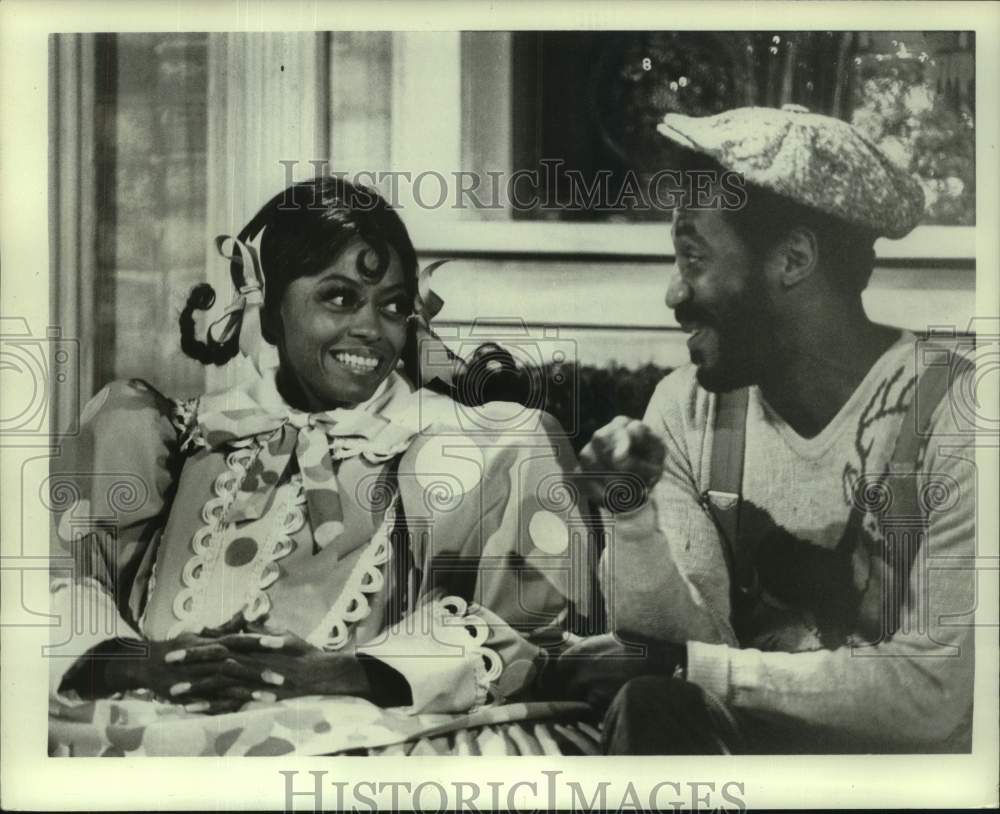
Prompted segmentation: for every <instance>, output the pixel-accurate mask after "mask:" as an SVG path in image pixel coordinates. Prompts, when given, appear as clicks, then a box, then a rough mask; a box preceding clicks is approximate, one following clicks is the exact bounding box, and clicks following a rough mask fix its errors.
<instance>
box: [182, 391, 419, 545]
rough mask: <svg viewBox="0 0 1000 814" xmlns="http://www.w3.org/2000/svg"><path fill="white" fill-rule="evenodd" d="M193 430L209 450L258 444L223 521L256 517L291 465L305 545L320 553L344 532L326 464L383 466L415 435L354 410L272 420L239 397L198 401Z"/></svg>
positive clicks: (236, 394)
mask: <svg viewBox="0 0 1000 814" xmlns="http://www.w3.org/2000/svg"><path fill="white" fill-rule="evenodd" d="M198 423H199V426H200V429H201V432H202V436H203V437H204V439H205V442H206V444H207V445H208V447H209V448H211V449H219V448H222V447H226V446H233V447H237V446H241V445H242V444H241V443H240V442H246V441H248V440H249V439H252V438H257V439H258V441H259V442H260V444H261V449H260V452H259V454H258V455H257V456H256V458H255V459H254V460H253V461H252V463H251V464H250V465H249V467H248V469H247V473H246V477H244V478H243V482H242V485H241V487H240V489H239V491H238V492H237V494H236V497H235V499H234V501H233V503H232V504H231V505H230V508H229V512H228V515H227V520H228V521H229V522H237V521H241V520H255V519H258V518H260V517H262V516H263V515H264V513H265V511H266V510H267V509H268V507H269V506H270V504H271V501H272V500H273V499H274V493H275V489H276V486H277V484H278V483H279V482H281V481H282V479H283V476H284V475H285V474H286V471H287V470H288V469H289V467H290V466H291V465H292V462H293V460H294V461H295V463H297V465H298V469H299V472H300V473H301V476H302V488H303V492H304V494H305V500H306V506H307V509H308V512H309V521H310V525H311V526H312V530H313V538H314V540H315V542H316V544H317V545H318V546H319V547H320V548H325V547H326V546H328V545H329V544H330V543H331V542H333V541H334V540H336V539H337V537H339V536H340V534H341V532H342V531H343V530H344V514H343V510H342V508H341V499H340V493H339V490H338V486H337V477H336V473H335V471H334V466H333V462H334V461H335V460H343V459H345V458H350V457H354V456H356V455H361V456H363V457H364V458H365V459H366V460H368V461H371V462H372V463H381V462H384V461H387V460H389V459H391V458H393V457H395V456H396V455H398V454H400V453H401V452H403V451H405V450H406V449H407V448H408V447H409V445H410V442H411V441H412V440H413V438H414V437H415V435H416V433H417V429H416V428H410V427H408V426H406V425H403V424H401V423H397V422H390V421H388V420H387V419H385V418H382V417H381V416H379V415H377V414H375V413H373V412H369V411H368V410H365V409H362V408H353V409H346V408H338V409H335V410H329V411H327V412H323V413H303V412H300V411H297V410H292V411H290V412H287V413H285V414H283V415H282V414H277V413H273V412H270V411H267V410H265V409H264V408H262V407H260V406H259V405H258V404H257V403H256V402H255V401H254V400H253V398H252V397H251V396H250V394H249V393H247V392H246V391H241V390H237V391H235V392H234V391H232V390H230V391H227V392H224V393H220V394H216V395H209V396H204V397H202V400H201V404H200V407H199V410H198ZM352 497H353V496H352ZM343 553H346V552H341V554H343Z"/></svg>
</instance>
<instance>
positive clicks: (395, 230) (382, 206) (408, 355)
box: [179, 176, 417, 381]
mask: <svg viewBox="0 0 1000 814" xmlns="http://www.w3.org/2000/svg"><path fill="white" fill-rule="evenodd" d="M262 229H263V230H264V234H263V236H262V237H261V240H260V246H259V248H260V262H261V267H262V268H263V272H264V305H263V308H262V313H261V316H262V317H266V316H268V315H273V314H275V313H276V312H277V310H278V309H279V308H280V307H281V300H282V298H283V297H284V294H285V289H286V288H287V287H288V285H289V283H291V282H292V281H293V280H295V279H297V278H299V277H308V276H312V275H314V274H319V273H320V272H322V271H324V270H325V269H327V268H329V267H330V265H331V264H332V263H333V262H334V261H335V260H336V259H337V257H338V255H339V254H340V253H341V252H342V251H343V250H344V249H345V248H346V247H347V245H348V243H350V242H351V241H352V240H355V239H357V238H360V239H361V240H363V241H364V242H365V243H366V244H367V245H368V246H369V247H370V249H371V251H362V252H360V253H359V254H358V259H357V266H358V273H359V274H360V275H361V277H362V279H370V280H378V279H380V278H381V277H382V275H383V274H384V273H385V271H386V269H387V268H388V266H389V261H390V252H389V249H390V247H391V248H392V249H393V250H395V252H396V254H397V255H398V257H399V260H400V262H401V263H402V267H403V280H404V284H405V286H406V289H407V293H408V294H409V295H410V297H411V298H412V297H414V296H415V295H416V293H417V254H416V251H415V250H414V248H413V243H412V242H411V240H410V236H409V234H408V233H407V231H406V227H405V226H404V225H403V221H402V220H401V219H400V217H399V215H398V214H396V212H395V210H393V209H392V208H391V207H390V206H389V204H388V203H387V202H386V201H385V199H384V198H382V196H381V195H379V194H378V193H377V192H375V191H374V190H372V189H369V188H368V187H363V186H357V185H354V184H351V183H349V182H348V181H345V180H344V179H343V178H337V177H332V176H322V177H319V178H314V179H312V180H309V181H303V182H301V183H297V184H293V185H292V186H290V187H288V188H287V189H285V190H284V191H282V192H280V193H279V194H277V195H275V196H274V197H273V198H272V199H271V200H270V201H268V202H267V203H266V204H264V206H263V207H262V208H261V209H260V211H259V212H258V213H257V214H256V215H254V216H253V218H252V219H251V220H250V222H249V223H247V225H246V226H244V227H243V228H242V229H241V230H240V232H239V234H238V235H237V236H236V237H237V238H238V239H239V240H242V241H243V242H249V241H252V240H253V239H254V238H255V237H256V236H257V235H258V234H259V233H260V231H261V230H262ZM372 254H374V257H372V256H371V255H372ZM230 272H231V274H232V275H233V279H234V280H238V279H242V269H241V268H240V266H239V263H237V262H236V261H232V263H231V266H230ZM214 302H215V291H214V290H213V289H212V287H211V286H210V285H209V284H208V283H202V284H200V285H198V286H195V288H194V289H193V290H192V291H191V294H190V295H189V296H188V300H187V304H186V305H185V307H184V309H183V311H182V312H181V315H180V319H179V322H180V329H181V349H182V350H183V351H184V353H186V354H187V355H188V356H190V357H191V358H193V359H196V360H198V361H199V362H201V363H202V364H215V365H223V364H225V363H226V362H228V361H229V360H230V359H232V358H233V357H234V356H235V355H236V354H237V352H238V350H239V332H238V331H237V332H234V333H233V335H232V336H231V337H230V338H229V339H228V340H226V341H224V342H218V341H216V340H214V339H213V338H212V337H211V336H208V337H206V341H202V340H200V339H198V338H197V337H196V336H195V330H194V328H195V326H194V312H195V311H204V310H207V309H208V308H211V307H212V305H213V304H214ZM263 322H266V320H262V323H263ZM262 328H263V325H262ZM264 338H265V339H266V340H267V341H269V342H272V343H273V342H274V339H273V337H270V336H268V335H267V333H266V329H265V332H264ZM402 358H403V363H404V367H405V370H406V373H407V375H408V376H409V377H410V378H411V379H412V380H414V381H416V379H417V356H416V343H415V340H414V333H413V327H412V326H411V327H410V328H409V332H408V336H407V342H406V348H405V349H404V351H403V357H402Z"/></svg>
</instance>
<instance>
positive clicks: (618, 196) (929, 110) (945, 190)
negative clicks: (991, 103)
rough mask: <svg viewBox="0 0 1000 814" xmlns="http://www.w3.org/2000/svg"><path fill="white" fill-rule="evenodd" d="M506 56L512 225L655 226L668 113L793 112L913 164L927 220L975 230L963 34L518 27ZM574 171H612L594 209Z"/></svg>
mask: <svg viewBox="0 0 1000 814" xmlns="http://www.w3.org/2000/svg"><path fill="white" fill-rule="evenodd" d="M511 47H512V54H513V64H514V70H513V80H512V82H513V87H512V97H513V99H514V104H513V110H512V115H513V137H512V148H513V156H514V165H515V168H518V169H523V170H526V171H530V172H535V171H537V172H538V188H537V195H535V196H534V197H533V202H534V205H533V206H515V207H514V211H513V213H512V214H513V216H514V217H519V218H528V219H556V220H574V219H577V220H612V221H614V220H626V221H641V220H659V219H662V217H663V214H664V213H663V212H662V211H660V210H658V209H657V207H655V206H652V205H651V204H650V201H649V199H648V197H647V195H646V194H645V193H646V189H647V183H648V180H649V178H650V177H651V175H652V173H653V172H655V170H656V169H658V168H659V167H661V166H662V164H661V163H660V162H661V153H660V151H661V150H662V146H663V144H662V140H661V139H660V137H659V136H658V135H657V133H656V129H655V126H656V124H657V123H658V122H659V121H660V120H661V119H662V117H663V116H664V115H665V114H666V113H668V112H678V113H685V114H689V115H696V116H703V115H710V114H712V113H717V112H720V111H722V110H726V109H729V108H733V107H740V106H745V105H762V106H772V107H776V106H780V105H783V104H789V103H793V104H799V105H803V106H805V107H807V108H809V109H810V110H813V111H815V112H819V113H826V114H828V115H834V116H838V117H840V118H843V119H845V120H848V121H853V122H854V123H856V124H857V125H858V126H860V127H862V128H863V129H865V130H866V131H867V132H868V133H870V134H871V136H872V138H873V139H874V140H875V141H877V142H878V143H879V144H881V145H882V146H883V147H884V148H885V150H886V152H887V153H888V154H889V155H890V157H891V158H893V159H894V160H896V161H898V162H899V163H901V164H903V165H906V166H908V167H909V169H910V170H911V171H912V172H913V173H914V174H916V175H917V176H918V177H919V178H920V179H921V181H922V183H923V185H924V189H925V193H926V197H927V202H928V206H927V217H926V221H925V222H927V223H940V224H961V225H965V224H973V223H975V167H974V153H975V137H974V132H975V131H974V122H975V111H974V98H975V94H974V65H975V52H974V43H973V38H972V35H971V34H966V33H961V32H930V33H926V34H922V33H920V32H905V33H892V32H878V33H871V34H868V33H855V32H840V31H838V32H833V31H810V32H686V31H685V32H677V31H674V32H656V31H654V32H607V31H601V32H593V31H590V32H581V31H570V32H566V31H556V32H518V33H515V34H514V35H513V42H512V46H511ZM554 162H558V163H559V171H553V170H552V169H551V167H552V166H554ZM546 164H549V169H548V171H546V168H545V165H546ZM572 173H579V176H578V177H579V178H580V179H582V183H583V184H586V185H588V186H592V187H593V185H595V184H598V179H599V177H600V174H601V173H605V174H608V175H609V176H610V177H609V179H608V182H607V189H606V191H604V187H603V186H600V185H599V186H597V187H595V188H596V189H598V190H600V191H601V200H602V201H603V206H600V207H599V206H594V205H592V204H591V205H581V203H580V201H581V200H586V195H585V196H584V197H583V198H582V199H578V200H577V203H576V204H575V205H574V202H573V200H572V194H571V189H572V187H571V186H570V184H569V181H568V178H569V175H570V174H572ZM632 179H634V181H633V180H632ZM577 186H578V187H579V183H578V184H577ZM632 193H635V194H632ZM524 197H527V198H531V197H532V196H522V198H524Z"/></svg>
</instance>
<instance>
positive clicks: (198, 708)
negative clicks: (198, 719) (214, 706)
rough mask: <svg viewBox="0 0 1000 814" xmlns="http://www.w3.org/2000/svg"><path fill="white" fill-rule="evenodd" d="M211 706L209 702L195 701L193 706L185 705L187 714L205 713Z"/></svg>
mask: <svg viewBox="0 0 1000 814" xmlns="http://www.w3.org/2000/svg"><path fill="white" fill-rule="evenodd" d="M210 706H211V704H209V703H208V701H195V702H194V703H193V704H185V705H184V711H185V712H205V711H206V710H207V709H208V708H209V707H210Z"/></svg>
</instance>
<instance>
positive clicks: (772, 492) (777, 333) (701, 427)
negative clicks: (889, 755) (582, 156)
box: [559, 108, 975, 754]
mask: <svg viewBox="0 0 1000 814" xmlns="http://www.w3.org/2000/svg"><path fill="white" fill-rule="evenodd" d="M659 131H660V132H661V133H662V134H663V135H664V136H665V137H666V138H667V139H669V140H670V141H671V142H672V143H673V145H675V146H676V147H677V148H679V153H680V154H681V155H683V157H684V165H685V166H686V167H687V168H688V169H691V168H699V169H701V170H705V169H707V168H713V169H714V170H716V171H718V172H720V173H722V172H726V171H729V172H737V173H740V174H741V175H742V177H743V179H744V180H745V187H744V189H745V192H746V198H745V202H743V203H744V205H743V206H741V207H739V208H738V209H734V210H731V211H727V210H724V209H720V208H711V209H698V208H695V207H694V206H692V205H690V203H691V202H689V203H688V205H686V206H683V207H681V208H679V209H678V210H676V211H675V212H674V217H673V225H672V236H673V242H674V248H675V252H676V258H677V259H676V267H675V269H674V272H673V275H672V277H671V279H670V283H669V287H668V289H667V294H666V304H667V305H668V306H669V307H670V308H671V309H673V311H674V314H675V315H676V318H677V321H678V322H679V324H680V326H681V327H682V328H683V330H685V331H686V332H688V333H689V334H690V338H689V340H688V343H687V344H688V349H689V352H690V356H691V361H692V364H691V365H689V366H685V367H682V368H680V369H678V370H676V371H674V372H673V373H672V374H670V375H669V376H667V377H666V378H665V379H664V380H663V381H662V382H661V383H660V385H659V386H658V387H657V389H656V392H655V393H654V395H653V397H652V400H651V402H650V404H649V407H648V410H647V412H646V414H645V417H644V419H643V421H642V422H639V421H635V420H629V419H626V418H618V419H615V420H614V421H613V422H611V423H610V424H609V425H608V426H606V427H604V428H603V429H601V430H599V431H598V432H597V433H595V435H594V437H593V439H592V440H591V442H590V444H589V445H588V446H587V447H586V449H585V450H584V451H583V453H582V469H583V475H584V477H585V479H587V480H588V481H589V482H590V483H591V485H592V486H593V487H596V489H597V491H598V492H601V490H607V491H603V492H602V493H603V494H604V495H608V496H610V495H611V494H612V493H615V490H614V489H610V490H609V487H611V486H612V485H613V484H615V483H616V482H617V483H619V484H621V483H623V482H624V483H625V484H626V485H627V484H628V483H629V482H630V481H631V482H632V483H633V484H636V485H637V486H638V488H637V490H636V491H637V493H638V494H639V496H640V501H639V505H638V506H636V505H635V503H634V502H633V503H632V504H630V505H625V504H623V503H622V501H620V500H617V501H616V500H612V499H611V498H610V497H608V499H607V500H606V501H605V506H606V508H607V509H608V510H609V512H610V515H609V516H610V519H611V525H612V540H611V542H610V543H609V544H608V547H607V549H606V551H605V555H604V561H603V564H602V568H603V581H604V588H605V594H606V596H607V598H608V606H609V607H608V612H609V621H610V624H611V628H612V630H613V631H614V634H613V635H608V636H603V637H593V638H590V639H585V640H583V641H582V642H580V643H579V644H577V645H575V646H574V647H573V648H572V649H571V650H570V651H568V653H567V654H566V655H565V656H563V657H562V658H561V659H560V662H559V669H560V670H561V671H562V673H563V678H564V680H565V682H566V683H567V685H568V686H569V688H570V690H571V691H573V692H575V693H577V694H578V695H580V696H581V697H584V698H587V699H589V700H591V701H592V702H594V703H595V704H601V703H607V702H609V701H610V708H609V710H608V712H607V715H606V717H605V720H604V733H603V734H604V738H605V746H606V748H607V750H608V751H609V752H610V753H616V754H667V753H673V754H690V753H727V752H765V753H781V752H784V753H789V752H791V753H801V752H827V753H840V752H890V751H891V752H912V751H922V752H926V751H930V752H953V751H968V750H969V748H970V738H971V711H972V686H973V648H972V638H973V637H972V615H971V614H972V611H973V610H974V608H975V580H974V573H973V572H972V571H971V570H970V566H969V562H970V560H969V558H970V557H971V556H973V555H974V548H975V546H974V534H975V532H974V516H975V511H974V491H975V469H974V465H973V459H974V455H973V454H972V443H973V439H972V437H971V434H970V432H969V431H968V428H966V427H963V426H960V424H961V420H960V418H959V417H957V416H956V410H955V409H954V403H955V402H954V399H955V398H956V397H957V395H960V392H959V391H961V389H962V388H963V387H964V386H967V385H968V383H969V378H968V377H969V376H970V375H971V372H972V371H971V366H970V365H969V364H968V363H967V362H964V361H963V360H961V359H960V357H959V356H958V355H957V354H954V353H953V352H952V351H951V350H949V349H947V348H943V347H938V346H937V345H930V346H929V345H927V343H926V341H925V340H918V339H917V338H916V337H915V336H914V335H912V334H909V333H907V332H904V331H900V330H897V329H895V328H891V327H888V326H885V325H879V324H876V323H874V322H872V321H871V320H870V319H868V317H867V316H866V314H865V310H864V308H863V306H862V299H861V293H862V291H863V290H864V288H865V287H866V285H867V283H868V279H869V277H870V275H871V272H872V266H873V264H874V259H875V253H874V249H873V245H874V242H875V240H876V238H877V237H880V236H885V237H890V238H900V237H902V236H904V235H905V234H907V233H908V232H909V231H910V230H911V229H912V228H913V227H914V226H915V225H916V224H917V222H918V221H919V219H920V217H921V214H922V211H923V195H922V193H921V190H920V187H919V186H918V185H917V183H916V182H915V181H914V180H913V179H912V178H911V177H910V176H909V175H908V174H907V173H906V172H904V171H903V170H902V169H900V168H898V167H897V166H895V165H894V164H892V163H891V162H890V161H889V160H888V159H887V158H886V157H885V156H884V155H883V154H882V153H881V152H880V151H879V149H878V148H877V147H876V146H875V145H874V144H872V143H871V142H870V141H869V140H868V139H866V138H865V137H864V136H863V135H862V134H861V133H860V132H859V131H857V130H856V129H855V128H853V127H852V126H851V125H849V124H847V123H845V122H843V121H840V120H837V119H832V118H828V117H825V116H819V115H814V114H811V113H809V112H808V111H805V110H804V109H802V108H786V109H781V110H774V109H767V108H743V109H739V110H733V111H729V112H726V113H722V114H719V115H716V116H711V117H706V118H691V117H687V116H681V115H674V114H671V115H668V116H667V117H666V118H665V120H664V121H663V123H662V124H661V125H660V126H659ZM718 199H719V200H724V196H723V197H720V198H718ZM929 347H930V348H933V349H934V350H935V351H936V352H939V354H941V355H939V356H937V357H934V358H935V359H936V360H937V361H936V362H934V363H931V362H929V361H928V359H929V358H930V356H929V355H928V353H926V352H925V351H927V350H928V348H929ZM626 491H627V490H626ZM621 493H622V492H621V490H618V492H617V493H616V494H617V495H618V496H619V497H620V495H621ZM647 496H648V499H647ZM943 566H947V567H943ZM612 699H613V700H612Z"/></svg>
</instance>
